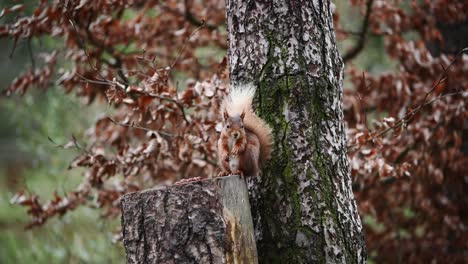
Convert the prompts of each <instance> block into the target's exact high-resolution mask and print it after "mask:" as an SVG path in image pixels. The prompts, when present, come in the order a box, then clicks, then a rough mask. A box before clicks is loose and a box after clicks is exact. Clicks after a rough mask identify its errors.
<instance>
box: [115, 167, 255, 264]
mask: <svg viewBox="0 0 468 264" xmlns="http://www.w3.org/2000/svg"><path fill="white" fill-rule="evenodd" d="M121 210H122V228H123V239H124V246H125V251H126V254H127V263H257V250H256V245H255V237H254V233H253V224H252V217H251V213H250V205H249V197H248V193H247V188H246V184H245V181H244V180H243V179H242V178H240V177H239V176H228V177H222V178H214V179H209V180H204V181H195V182H188V183H186V184H182V185H173V186H166V187H160V188H155V189H150V190H146V191H141V192H135V193H130V194H126V195H125V196H123V198H122V200H121Z"/></svg>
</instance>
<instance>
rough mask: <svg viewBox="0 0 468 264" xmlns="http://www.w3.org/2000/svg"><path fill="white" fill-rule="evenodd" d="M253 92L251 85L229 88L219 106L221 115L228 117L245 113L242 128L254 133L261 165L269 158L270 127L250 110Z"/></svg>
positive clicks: (271, 143)
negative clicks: (224, 114) (225, 112)
mask: <svg viewBox="0 0 468 264" xmlns="http://www.w3.org/2000/svg"><path fill="white" fill-rule="evenodd" d="M255 90H256V89H255V86H254V85H252V84H245V85H239V86H231V87H230V90H229V94H228V95H227V96H226V97H225V98H224V100H223V102H222V104H221V114H222V113H223V112H224V111H227V113H228V114H229V116H236V115H240V114H241V113H242V112H245V117H244V126H245V128H246V130H247V131H250V132H251V133H254V134H255V135H256V136H257V137H258V140H259V141H260V162H262V163H263V162H265V161H266V160H268V159H269V158H270V155H271V151H272V145H273V137H272V135H271V133H272V130H271V128H270V126H269V125H268V124H267V123H266V122H265V121H264V120H263V119H261V118H260V117H258V116H257V115H256V114H255V113H254V112H253V110H252V101H253V98H254V96H255ZM261 165H263V164H261Z"/></svg>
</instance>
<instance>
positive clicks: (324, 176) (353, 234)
mask: <svg viewBox="0 0 468 264" xmlns="http://www.w3.org/2000/svg"><path fill="white" fill-rule="evenodd" d="M227 21H228V31H229V41H228V46H229V66H230V78H231V84H241V83H248V82H253V83H255V84H257V87H258V89H257V92H258V95H257V99H258V100H257V101H258V102H257V103H258V105H257V112H258V113H259V115H260V116H262V117H263V118H264V119H265V120H267V122H268V123H269V124H270V125H271V126H272V127H273V130H274V132H273V133H274V137H275V145H274V152H273V157H272V160H271V161H270V162H269V163H267V165H266V167H265V168H264V170H263V175H262V176H261V177H260V178H253V179H251V180H250V181H249V192H250V199H251V205H252V213H253V217H254V225H255V235H256V239H257V249H258V254H259V262H260V263H364V262H365V258H366V250H365V244H364V239H363V234H362V225H361V220H360V218H359V214H358V210H357V206H356V202H355V200H354V195H353V193H352V189H351V178H350V171H349V162H348V159H347V149H346V138H345V130H344V123H343V110H342V79H343V62H342V59H341V57H340V55H339V53H338V50H337V48H336V43H335V35H334V32H333V18H332V13H331V3H330V1H322V0H315V1H308V0H278V1H250V0H228V1H227Z"/></svg>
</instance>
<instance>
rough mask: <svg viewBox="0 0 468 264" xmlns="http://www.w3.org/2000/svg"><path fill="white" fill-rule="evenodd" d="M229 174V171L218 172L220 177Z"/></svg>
mask: <svg viewBox="0 0 468 264" xmlns="http://www.w3.org/2000/svg"><path fill="white" fill-rule="evenodd" d="M228 175H229V172H227V171H222V172H220V173H218V177H224V176H228Z"/></svg>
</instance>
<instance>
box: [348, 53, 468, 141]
mask: <svg viewBox="0 0 468 264" xmlns="http://www.w3.org/2000/svg"><path fill="white" fill-rule="evenodd" d="M466 51H468V48H464V49H462V50H460V51H459V52H458V53H457V55H456V56H455V58H454V59H453V60H452V61H451V62H450V64H449V65H448V67H447V68H445V67H443V66H442V68H443V73H442V75H441V76H440V77H439V79H438V80H437V81H436V83H435V84H434V85H433V86H432V87H431V89H430V90H429V91H427V92H426V93H425V94H424V98H423V99H422V102H421V103H420V104H419V105H418V106H416V107H415V108H413V110H411V111H409V112H408V113H406V115H405V116H403V117H402V118H399V119H398V120H397V121H396V122H395V124H394V125H392V126H390V127H388V128H386V129H384V130H382V131H380V132H378V133H377V134H375V135H372V136H370V137H369V138H368V139H366V140H365V142H364V143H367V142H370V141H373V140H374V139H376V138H379V137H381V136H383V135H385V134H386V133H388V132H389V131H391V130H395V129H396V128H398V127H400V126H402V125H407V124H408V122H410V121H411V120H412V119H413V117H414V116H415V115H416V114H417V113H418V112H419V111H420V110H421V108H422V107H424V106H427V105H430V104H432V103H433V102H435V101H437V100H440V99H442V98H444V97H448V96H453V95H457V94H461V93H462V92H461V91H459V92H452V93H446V94H442V95H439V96H437V97H436V98H434V99H432V100H430V101H427V99H428V98H429V95H431V94H432V92H434V91H435V89H436V88H437V87H438V86H439V85H440V84H441V83H443V82H445V81H446V80H447V78H448V74H447V72H448V70H449V69H450V68H451V67H452V66H453V64H454V63H455V62H456V60H457V59H458V57H459V56H460V55H461V54H463V53H464V52H466ZM361 144H362V143H354V144H351V145H348V148H352V147H355V146H358V145H361Z"/></svg>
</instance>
